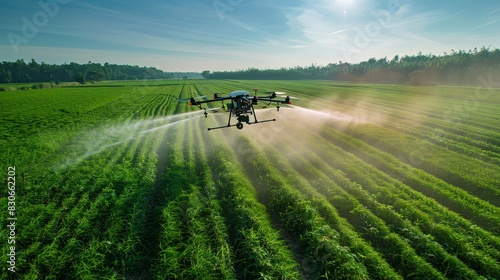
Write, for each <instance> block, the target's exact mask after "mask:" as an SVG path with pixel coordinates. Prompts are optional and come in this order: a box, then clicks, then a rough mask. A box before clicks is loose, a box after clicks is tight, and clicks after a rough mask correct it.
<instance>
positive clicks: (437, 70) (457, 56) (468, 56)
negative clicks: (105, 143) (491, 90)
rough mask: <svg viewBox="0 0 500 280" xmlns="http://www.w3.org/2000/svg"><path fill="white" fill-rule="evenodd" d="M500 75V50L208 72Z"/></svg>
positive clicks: (392, 77)
mask: <svg viewBox="0 0 500 280" xmlns="http://www.w3.org/2000/svg"><path fill="white" fill-rule="evenodd" d="M499 74H500V50H499V49H497V48H494V49H490V47H488V48H485V47H482V48H481V49H479V50H478V49H477V48H475V49H474V50H469V51H463V50H460V51H455V50H452V52H451V53H449V54H448V53H444V54H443V55H440V56H436V55H432V54H427V55H424V54H422V53H421V52H420V53H418V54H417V55H411V56H409V55H405V56H403V57H400V56H399V55H396V56H394V58H393V59H390V60H389V59H387V57H385V58H381V59H375V58H371V59H369V60H368V61H363V62H360V63H356V64H350V63H347V62H342V61H340V62H339V63H330V64H328V65H326V66H317V65H314V64H313V65H310V66H307V67H302V66H295V67H291V68H280V69H256V68H249V69H246V70H238V71H215V72H211V71H208V70H206V71H204V72H203V73H202V75H203V77H205V78H207V79H252V80H258V79H269V80H274V79H278V80H297V79H325V80H338V81H348V82H369V83H410V84H415V85H422V84H430V83H453V84H457V83H458V84H473V83H477V81H478V78H479V77H481V76H482V77H484V78H485V79H486V78H487V77H488V76H489V75H493V76H495V75H497V76H498V75H499Z"/></svg>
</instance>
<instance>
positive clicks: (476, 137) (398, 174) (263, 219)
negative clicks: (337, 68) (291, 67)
mask: <svg viewBox="0 0 500 280" xmlns="http://www.w3.org/2000/svg"><path fill="white" fill-rule="evenodd" d="M254 87H259V88H260V89H261V90H262V91H285V92H287V93H288V94H289V95H292V96H295V97H297V98H299V99H294V100H293V105H292V106H288V107H285V106H283V107H282V109H281V110H280V111H279V112H277V111H276V110H275V109H273V107H272V106H270V108H266V109H262V110H259V111H257V117H258V118H259V119H261V120H263V119H268V118H276V119H277V121H276V122H269V123H263V124H259V125H245V127H244V128H243V129H242V130H238V129H236V128H234V127H232V128H227V129H221V130H216V131H207V128H208V127H212V126H218V125H223V124H224V123H225V122H227V116H226V114H223V113H217V114H209V116H208V118H204V117H203V113H202V111H200V110H199V109H198V108H196V107H190V106H188V104H187V103H179V102H177V99H179V98H185V97H191V96H197V95H211V94H212V93H213V92H224V93H228V92H230V91H234V90H239V89H244V90H250V91H251V89H252V88H254ZM211 104H212V103H211ZM214 105H215V104H214ZM0 106H1V110H0V124H1V125H0V151H1V156H0V165H1V170H2V177H1V178H2V182H4V183H3V186H4V187H3V190H2V193H4V194H5V195H2V196H1V199H0V201H1V202H0V205H2V206H1V209H3V210H2V217H4V224H7V226H5V225H4V226H3V227H1V230H0V235H1V236H2V238H1V240H2V250H3V251H2V257H1V258H0V260H1V263H2V264H3V267H2V277H1V278H2V279H7V277H9V276H18V277H19V276H23V277H25V278H26V279H44V278H45V279H81V278H85V279H256V278H260V279H317V278H322V279H327V278H329V279H500V237H499V236H500V187H499V186H500V167H499V166H500V130H499V127H500V110H498V109H499V108H500V90H498V89H494V88H491V87H488V86H486V85H484V84H481V83H479V82H478V86H477V87H451V86H428V87H427V86H426V87H411V86H403V85H371V84H348V83H334V82H331V81H213V80H185V81H182V80H172V81H136V82H119V83H118V82H107V83H102V84H94V85H88V86H67V87H55V88H47V89H30V90H13V91H6V92H0ZM258 107H259V108H261V107H262V104H259V106H258ZM14 225H15V226H14ZM12 270H15V272H12Z"/></svg>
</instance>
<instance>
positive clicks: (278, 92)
mask: <svg viewBox="0 0 500 280" xmlns="http://www.w3.org/2000/svg"><path fill="white" fill-rule="evenodd" d="M274 93H275V94H276V95H285V94H287V93H286V92H283V91H275V92H274ZM287 97H289V98H290V99H300V98H298V97H295V96H289V95H287Z"/></svg>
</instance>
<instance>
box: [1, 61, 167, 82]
mask: <svg viewBox="0 0 500 280" xmlns="http://www.w3.org/2000/svg"><path fill="white" fill-rule="evenodd" d="M172 76H173V75H172V74H171V73H166V72H163V71H161V70H158V69H156V68H153V67H139V66H137V65H136V66H130V65H116V64H109V63H104V65H102V64H100V63H92V62H90V61H89V62H88V63H87V64H78V63H74V62H71V63H69V64H62V65H55V64H46V63H44V62H42V63H38V62H36V61H35V60H34V59H32V60H31V62H29V63H26V62H25V61H24V60H23V59H18V60H17V61H15V62H7V61H4V62H2V63H1V64H0V83H37V82H54V83H56V84H58V83H60V82H79V83H81V84H84V83H86V82H99V81H103V80H142V79H170V78H172Z"/></svg>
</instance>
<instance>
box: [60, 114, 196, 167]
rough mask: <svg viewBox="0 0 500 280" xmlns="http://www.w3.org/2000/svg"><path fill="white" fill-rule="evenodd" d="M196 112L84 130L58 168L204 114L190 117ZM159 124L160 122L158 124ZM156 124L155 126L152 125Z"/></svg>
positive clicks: (69, 148)
mask: <svg viewBox="0 0 500 280" xmlns="http://www.w3.org/2000/svg"><path fill="white" fill-rule="evenodd" d="M194 114H199V112H198V111H196V112H188V113H183V114H177V115H172V116H166V117H162V118H155V119H151V120H140V121H135V122H132V123H124V124H118V125H113V126H103V127H99V128H96V129H93V130H91V131H85V132H82V133H81V135H80V137H77V138H76V140H74V142H75V143H74V144H72V145H71V147H67V150H69V151H71V154H72V155H71V156H67V157H66V158H65V159H64V160H63V163H62V164H57V165H56V167H55V168H56V169H64V168H66V167H69V166H73V165H76V164H78V163H80V162H81V161H83V160H84V159H86V158H88V157H90V156H93V155H95V154H98V153H100V152H103V151H105V150H107V149H109V148H111V147H114V146H117V145H120V144H123V143H125V142H128V141H131V140H134V139H137V138H139V137H144V136H145V135H147V134H149V133H152V132H157V131H159V130H162V129H166V128H169V127H172V126H175V125H179V124H182V123H185V122H188V121H191V120H194V119H197V118H200V117H201V116H202V115H198V116H192V117H188V116H191V115H194ZM158 124H160V125H159V126H158ZM151 126H155V127H151Z"/></svg>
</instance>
